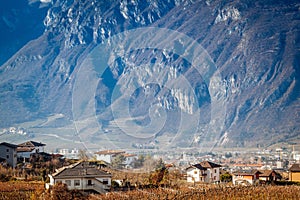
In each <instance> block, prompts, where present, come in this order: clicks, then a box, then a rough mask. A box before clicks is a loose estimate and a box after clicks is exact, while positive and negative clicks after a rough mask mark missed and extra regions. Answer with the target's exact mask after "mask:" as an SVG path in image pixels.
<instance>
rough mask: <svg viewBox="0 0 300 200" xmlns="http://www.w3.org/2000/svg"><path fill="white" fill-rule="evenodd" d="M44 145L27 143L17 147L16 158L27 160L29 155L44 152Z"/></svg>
mask: <svg viewBox="0 0 300 200" xmlns="http://www.w3.org/2000/svg"><path fill="white" fill-rule="evenodd" d="M45 146H46V145H45V144H43V143H41V142H34V141H27V142H24V143H22V144H19V145H18V148H17V154H18V158H24V159H29V158H30V154H32V153H40V152H44V147H45Z"/></svg>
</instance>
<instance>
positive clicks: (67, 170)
mask: <svg viewBox="0 0 300 200" xmlns="http://www.w3.org/2000/svg"><path fill="white" fill-rule="evenodd" d="M52 176H53V177H54V178H72V177H111V174H110V173H107V172H105V171H102V170H99V169H97V168H96V167H94V166H90V165H89V163H88V162H83V161H81V162H77V163H75V164H73V165H69V166H66V167H62V168H60V169H58V170H57V172H55V173H54V174H52Z"/></svg>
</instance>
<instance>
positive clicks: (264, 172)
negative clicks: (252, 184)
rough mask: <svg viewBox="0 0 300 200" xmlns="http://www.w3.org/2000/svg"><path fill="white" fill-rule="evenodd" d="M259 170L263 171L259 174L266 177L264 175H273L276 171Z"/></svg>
mask: <svg viewBox="0 0 300 200" xmlns="http://www.w3.org/2000/svg"><path fill="white" fill-rule="evenodd" d="M259 172H261V174H259V176H260V177H264V176H271V175H272V173H273V172H275V171H274V170H259ZM275 173H276V172H275Z"/></svg>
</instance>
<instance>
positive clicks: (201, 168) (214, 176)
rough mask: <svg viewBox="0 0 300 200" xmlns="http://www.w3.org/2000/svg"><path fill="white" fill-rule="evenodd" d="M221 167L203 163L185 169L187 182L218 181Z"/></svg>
mask: <svg viewBox="0 0 300 200" xmlns="http://www.w3.org/2000/svg"><path fill="white" fill-rule="evenodd" d="M220 167H221V165H218V164H215V163H212V162H209V161H203V162H201V163H198V164H195V165H191V166H190V167H188V168H186V173H187V182H193V183H195V182H205V183H214V182H219V181H220Z"/></svg>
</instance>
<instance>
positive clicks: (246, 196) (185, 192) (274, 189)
mask: <svg viewBox="0 0 300 200" xmlns="http://www.w3.org/2000/svg"><path fill="white" fill-rule="evenodd" d="M89 199H90V200H96V199H102V200H110V199H118V200H130V199H139V200H148V199H151V200H159V199H168V200H173V199H178V200H181V199H186V200H189V199H195V200H196V199H197V200H198V199H200V200H201V199H203V200H224V199H228V200H250V199H255V200H256V199H262V200H265V199H272V200H277V199H278V200H279V199H284V200H287V199H300V187H298V186H257V187H219V188H218V187H214V188H202V189H201V188H198V189H192V188H181V189H177V190H173V189H168V188H158V189H148V190H135V191H128V192H111V193H107V194H106V195H101V196H99V195H91V196H90V197H89Z"/></svg>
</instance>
